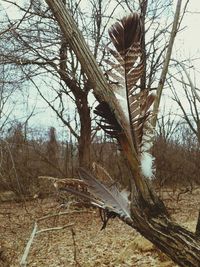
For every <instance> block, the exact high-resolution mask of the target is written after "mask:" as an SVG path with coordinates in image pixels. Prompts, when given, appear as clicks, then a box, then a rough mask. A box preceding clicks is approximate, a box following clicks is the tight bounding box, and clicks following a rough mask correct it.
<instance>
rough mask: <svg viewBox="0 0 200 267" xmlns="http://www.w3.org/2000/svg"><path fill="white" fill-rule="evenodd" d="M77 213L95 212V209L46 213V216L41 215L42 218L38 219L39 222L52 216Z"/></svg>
mask: <svg viewBox="0 0 200 267" xmlns="http://www.w3.org/2000/svg"><path fill="white" fill-rule="evenodd" d="M77 213H93V211H90V210H74V211H65V212H59V213H54V214H50V215H46V216H44V217H41V218H39V219H37V222H40V221H43V220H46V219H49V218H51V217H56V216H62V215H69V214H77Z"/></svg>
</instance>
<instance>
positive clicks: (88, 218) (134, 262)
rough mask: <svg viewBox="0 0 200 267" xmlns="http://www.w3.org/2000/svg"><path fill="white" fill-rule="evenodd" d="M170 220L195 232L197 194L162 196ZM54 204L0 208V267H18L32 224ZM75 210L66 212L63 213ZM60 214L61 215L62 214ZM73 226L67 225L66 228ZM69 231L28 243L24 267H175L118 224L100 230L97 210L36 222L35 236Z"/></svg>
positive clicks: (199, 200)
mask: <svg viewBox="0 0 200 267" xmlns="http://www.w3.org/2000/svg"><path fill="white" fill-rule="evenodd" d="M162 196H163V199H164V200H165V203H166V205H167V206H168V208H169V211H170V212H171V214H172V217H173V218H174V219H175V220H176V221H177V222H178V223H180V224H181V225H183V226H185V227H187V228H189V229H190V230H192V231H193V230H195V225H196V221H197V213H198V208H199V204H200V197H199V196H200V189H195V190H193V191H192V192H187V193H185V194H181V195H180V196H179V197H180V198H179V201H178V203H177V192H172V191H171V190H168V191H166V190H165V192H164V193H162ZM58 206H59V205H58V203H57V202H56V201H55V200H54V199H45V200H39V199H37V200H33V201H28V202H26V203H23V204H22V203H1V204H0V225H1V228H0V267H6V266H10V267H14V266H17V267H18V266H20V260H21V257H22V255H23V252H24V249H25V246H26V244H27V241H28V240H29V238H30V235H31V232H32V230H33V227H34V222H35V221H36V220H37V219H38V218H41V217H43V216H45V215H50V214H52V213H56V212H58ZM74 210H75V208H70V210H69V212H72V211H74ZM63 211H66V210H62V212H63ZM72 223H73V225H71V224H72ZM68 224H70V225H71V226H69V227H66V228H64V229H62V230H52V231H48V232H43V233H40V234H38V235H36V237H35V238H34V241H33V243H32V246H31V249H30V252H29V255H28V264H27V266H29V267H32V266H36V267H68V266H69V267H70V266H81V267H92V266H95V267H97V266H113V267H117V266H136V267H137V266H140V267H144V266H146V267H150V266H154V267H156V266H157V267H170V266H176V265H175V264H174V263H172V261H170V260H169V259H168V258H167V257H166V256H165V255H164V254H162V253H161V252H160V251H159V250H157V249H156V248H155V247H154V246H153V245H152V244H151V243H150V242H148V241H147V240H145V239H144V238H143V237H141V236H140V235H139V234H138V233H137V232H136V231H135V230H133V229H131V228H130V227H129V226H127V225H125V224H124V223H122V222H121V221H119V220H118V219H113V220H110V221H109V223H108V226H107V228H106V229H105V230H103V231H100V228H101V226H102V222H101V220H100V217H99V212H98V210H92V209H87V210H86V209H80V208H79V209H77V210H76V213H72V214H65V215H62V216H56V217H50V218H46V219H44V220H42V221H41V222H38V230H41V229H46V228H52V227H58V226H63V225H68Z"/></svg>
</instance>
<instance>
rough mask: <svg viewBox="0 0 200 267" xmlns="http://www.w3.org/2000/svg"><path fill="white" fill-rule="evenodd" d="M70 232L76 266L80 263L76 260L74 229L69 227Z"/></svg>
mask: <svg viewBox="0 0 200 267" xmlns="http://www.w3.org/2000/svg"><path fill="white" fill-rule="evenodd" d="M71 233H72V240H73V247H74V261H75V263H76V266H79V267H81V265H80V263H79V262H78V260H77V246H76V240H75V235H76V233H75V231H74V229H73V228H71Z"/></svg>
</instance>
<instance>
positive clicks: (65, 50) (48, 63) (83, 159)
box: [2, 0, 171, 166]
mask: <svg viewBox="0 0 200 267" xmlns="http://www.w3.org/2000/svg"><path fill="white" fill-rule="evenodd" d="M3 2H9V4H12V5H13V6H15V7H16V8H17V10H18V11H19V12H21V13H20V14H21V17H22V18H20V19H19V21H17V22H16V21H15V22H13V21H12V20H11V19H10V18H9V17H8V18H7V21H8V22H9V25H10V27H9V29H10V30H9V31H8V32H6V34H5V35H4V43H5V42H7V43H8V44H10V43H11V44H10V45H9V47H8V48H9V49H8V50H7V51H4V52H2V58H3V64H4V65H5V64H6V65H9V64H15V66H17V67H18V68H19V69H20V70H21V71H22V72H23V73H24V75H25V77H26V79H27V80H28V81H29V82H30V83H32V85H33V86H34V87H36V89H37V90H38V92H39V94H40V96H41V98H42V99H43V100H44V101H45V102H46V103H47V104H48V105H49V107H50V108H51V109H52V110H53V111H54V112H55V114H56V115H57V116H58V117H59V119H60V120H61V121H62V123H63V124H64V125H66V126H67V127H68V129H69V130H70V131H71V133H72V135H73V137H74V138H73V140H74V142H77V143H78V151H79V161H80V165H82V166H83V165H84V166H89V165H90V161H91V159H90V149H89V148H90V147H91V142H92V138H93V137H91V136H94V134H95V133H96V129H98V128H97V127H96V124H95V123H93V121H92V122H91V118H92V115H91V108H92V107H91V103H90V102H91V101H89V99H90V97H89V96H90V95H91V94H90V92H91V90H92V89H93V85H91V84H90V80H89V79H88V77H87V75H85V72H84V71H83V69H82V66H81V65H80V63H79V61H78V60H77V56H76V54H75V53H74V52H73V51H72V49H71V48H70V46H69V44H68V40H67V39H66V38H65V36H64V35H63V33H61V32H60V30H59V28H58V27H57V25H56V24H55V23H54V21H55V19H54V17H52V15H51V14H50V12H49V11H48V9H47V8H46V6H45V5H43V4H42V2H41V1H36V2H34V3H33V1H28V2H26V4H25V6H23V5H20V4H18V3H15V2H14V1H7V0H3ZM139 2H140V3H139V4H137V1H136V2H133V1H120V2H119V1H108V0H99V1H88V2H87V4H88V6H90V7H91V8H90V10H91V11H88V9H87V11H85V9H84V5H85V1H84V3H82V2H81V1H80V2H78V3H76V2H75V1H67V2H66V1H64V0H63V3H64V5H65V6H67V7H68V8H69V9H70V12H71V14H73V17H74V19H75V20H76V23H77V24H78V25H79V28H80V29H81V31H82V32H83V34H84V36H85V38H86V39H87V41H88V43H89V44H90V48H91V50H92V52H93V55H94V57H95V59H96V60H97V62H98V64H99V65H101V66H103V67H104V68H105V69H106V64H105V62H103V59H104V58H105V54H108V51H107V50H106V49H105V45H103V44H105V43H106V42H107V41H106V38H105V34H104V33H105V30H106V29H107V27H108V25H109V24H110V22H111V21H112V20H113V17H114V15H115V14H116V12H119V11H120V10H122V9H124V10H125V11H133V10H138V11H139V12H141V14H142V22H143V23H142V25H143V31H146V33H147V35H149V36H150V38H149V39H148V42H146V41H145V36H143V41H142V46H143V51H144V53H143V57H144V58H143V61H144V65H145V69H147V70H148V71H146V72H143V78H142V79H141V84H140V85H138V86H139V88H143V89H144V88H148V89H150V90H153V89H155V88H156V84H157V81H158V77H157V76H158V74H159V73H160V71H161V64H162V62H163V58H162V56H163V54H164V52H165V48H166V44H165V43H164V42H162V40H163V39H164V38H167V36H168V34H169V33H168V29H169V27H170V25H171V22H168V17H167V16H166V19H165V22H164V23H160V19H161V14H163V13H165V14H167V12H170V7H171V2H169V3H168V2H167V3H161V2H160V1H154V3H153V1H150V2H148V1H139ZM168 10H169V11H168ZM146 14H148V16H146ZM30 25H31V26H30ZM145 25H146V26H145ZM145 27H146V29H145ZM152 29H153V31H154V34H153V35H152V34H151V32H152ZM27 33H28V35H27ZM12 43H15V49H13V48H12ZM144 48H145V49H144ZM36 77H39V79H38V78H36ZM48 78H49V79H51V80H52V83H51V84H49V83H48ZM32 85H31V86H32ZM68 103H73V104H68ZM76 113H78V116H77V115H76ZM74 117H76V120H77V122H78V124H76V125H75V123H74V120H73V118H74ZM93 128H94V131H93Z"/></svg>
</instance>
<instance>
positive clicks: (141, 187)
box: [46, 0, 200, 267]
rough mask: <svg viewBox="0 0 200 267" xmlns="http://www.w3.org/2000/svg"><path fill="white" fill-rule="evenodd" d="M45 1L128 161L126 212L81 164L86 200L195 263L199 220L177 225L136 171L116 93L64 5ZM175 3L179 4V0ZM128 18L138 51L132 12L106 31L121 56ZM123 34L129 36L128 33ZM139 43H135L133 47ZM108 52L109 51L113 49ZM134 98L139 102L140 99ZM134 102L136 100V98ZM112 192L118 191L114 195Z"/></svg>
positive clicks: (183, 261) (180, 259)
mask: <svg viewBox="0 0 200 267" xmlns="http://www.w3.org/2000/svg"><path fill="white" fill-rule="evenodd" d="M46 2H47V4H48V5H49V7H50V9H51V10H52V12H53V14H54V16H55V18H56V20H57V22H58V23H59V25H60V27H61V30H62V32H63V34H64V36H66V38H67V39H68V40H69V44H70V47H71V48H72V50H73V51H74V53H75V54H76V55H77V58H78V59H79V61H80V63H81V65H82V68H83V69H84V71H85V73H86V75H87V76H88V79H89V81H90V82H91V84H92V86H93V89H94V92H95V95H96V96H97V98H98V101H99V102H100V104H101V107H102V105H103V107H102V108H104V114H102V115H103V116H104V120H105V122H107V123H108V122H109V123H110V124H112V126H114V128H113V127H112V128H108V127H107V128H106V127H104V129H105V130H111V133H112V131H114V134H115V135H116V136H117V139H118V142H119V143H120V145H121V148H122V150H123V152H124V155H125V156H126V157H127V159H128V161H129V166H130V168H131V171H132V176H133V177H132V178H131V179H130V182H131V184H132V187H131V207H130V211H129V208H128V200H127V199H126V201H125V202H124V199H123V196H122V195H121V194H120V192H118V191H117V189H116V188H115V189H111V188H110V189H108V188H106V187H105V185H104V186H102V185H101V184H100V183H99V182H98V181H97V180H96V179H95V178H94V176H93V175H92V174H91V173H89V172H87V171H85V170H84V169H81V170H80V176H81V177H82V178H83V179H84V181H85V182H86V184H87V185H88V187H89V189H90V190H91V193H92V196H90V199H91V201H92V202H93V204H95V205H96V206H99V207H101V208H102V209H105V212H106V215H107V218H106V219H105V224H106V222H107V220H108V219H109V217H113V216H118V217H120V218H121V219H122V220H123V221H124V222H125V223H127V224H129V225H130V226H131V227H133V228H135V229H137V230H138V231H139V232H140V233H141V234H142V235H144V236H145V237H146V238H147V239H149V240H150V241H151V242H153V243H154V244H155V245H156V246H157V247H158V248H160V249H161V250H162V251H163V252H165V253H166V254H167V255H168V256H169V257H170V258H171V259H173V260H174V261H175V262H176V263H178V264H179V265H180V266H196V267H197V266H199V264H200V244H199V236H198V235H199V228H198V225H199V223H198V224H197V230H196V233H192V232H190V231H188V230H186V229H184V228H182V227H181V226H179V225H177V224H176V223H174V222H173V221H172V220H171V219H170V217H169V215H168V213H167V211H166V208H165V206H164V204H163V203H162V201H161V200H159V198H158V197H157V196H156V195H155V193H154V191H153V190H152V189H151V188H150V186H149V183H148V182H147V180H146V179H145V178H144V176H143V175H142V173H141V168H140V160H139V158H138V156H139V155H138V152H137V147H136V145H135V142H134V140H136V139H135V136H134V130H133V132H131V128H130V127H129V124H127V123H126V122H127V119H126V118H125V117H124V115H123V113H122V111H121V109H120V107H119V106H118V105H117V101H116V97H115V95H114V94H113V92H112V90H111V88H110V87H109V85H108V83H107V82H106V80H105V77H104V76H103V74H102V72H101V70H100V69H99V68H98V65H97V63H96V61H95V58H94V57H93V56H92V54H91V52H90V51H89V49H88V47H87V45H86V43H85V41H84V39H83V37H82V35H81V33H80V31H79V30H78V29H77V26H76V25H75V23H74V21H73V19H72V18H71V16H70V14H69V12H68V11H67V10H66V9H64V6H63V4H62V1H60V0H56V1H54V2H52V1H49V0H46ZM178 4H180V1H179V2H178ZM132 19H133V20H132ZM130 21H133V23H134V26H135V27H136V29H134V27H131V29H132V30H135V33H134V35H133V36H134V37H132V38H133V39H131V40H132V41H133V44H134V49H135V51H137V52H138V53H139V55H141V50H140V46H141V28H140V24H139V17H138V16H137V15H135V14H133V15H132V16H129V17H128V18H124V19H123V20H122V21H121V24H120V23H118V24H115V25H114V26H113V28H112V30H111V31H110V36H111V38H112V40H113V43H114V45H115V48H116V49H117V51H118V53H120V52H121V53H122V54H121V55H122V56H124V55H126V53H125V52H124V54H123V52H122V50H120V49H121V47H120V44H121V41H119V40H120V39H118V38H120V32H121V31H123V30H124V31H125V32H126V23H127V24H128V23H129V22H130ZM121 25H123V26H124V28H123V27H121ZM129 25H130V24H129ZM136 25H137V26H136ZM132 26H133V25H132ZM119 29H120V30H119ZM123 33H124V32H123ZM172 35H173V33H172ZM125 36H126V37H127V39H128V40H129V38H128V35H125ZM128 44H129V45H128ZM128 44H127V46H126V44H125V48H126V49H127V50H128V51H129V52H130V50H129V49H130V47H129V46H130V45H131V44H132V43H131V41H130V40H129V42H128ZM138 45H140V46H139V47H138ZM127 50H125V51H127ZM131 51H133V50H131ZM111 52H112V50H111ZM112 53H113V54H114V52H112ZM114 55H115V57H116V58H118V57H117V56H116V53H115V54H114ZM131 55H132V53H131ZM169 56H170V54H169ZM118 60H119V58H118ZM168 60H169V59H168V58H167V61H168ZM140 62H141V61H140ZM141 64H142V63H141ZM165 65H166V64H165ZM139 66H140V63H139V65H138V66H137V67H136V68H135V69H134V71H133V72H134V75H136V73H137V72H135V71H136V70H137V71H138V68H139ZM116 67H117V65H116ZM124 67H125V68H126V65H123V68H124ZM128 67H130V66H129V65H128V66H127V68H128ZM125 70H126V69H125ZM129 70H130V69H129ZM139 72H140V75H141V73H142V72H141V71H139ZM165 72H166V70H165ZM140 75H139V77H140ZM133 78H134V82H135V79H136V77H135V76H133ZM137 80H138V78H137ZM162 83H164V81H162ZM140 96H141V95H140ZM146 97H147V98H146V99H148V94H147V95H146ZM149 100H150V99H149ZM139 101H141V99H140V100H139ZM139 103H140V104H141V102H139ZM136 105H137V104H136ZM140 107H141V106H140ZM101 111H102V109H101V110H100V109H99V112H101ZM143 114H145V113H143ZM140 116H141V114H140ZM140 116H139V118H140V123H141V121H142V122H144V121H145V119H144V117H143V118H142V117H140ZM136 144H137V142H136ZM112 190H114V191H112ZM114 192H115V193H116V192H117V193H116V194H115V195H114ZM95 196H97V197H98V200H97V199H96V198H95ZM88 198H89V196H88ZM104 226H105V225H104Z"/></svg>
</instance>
